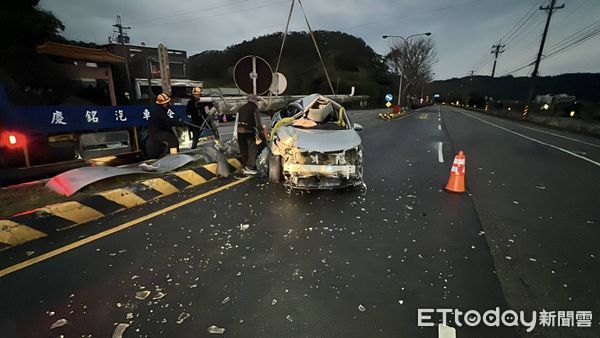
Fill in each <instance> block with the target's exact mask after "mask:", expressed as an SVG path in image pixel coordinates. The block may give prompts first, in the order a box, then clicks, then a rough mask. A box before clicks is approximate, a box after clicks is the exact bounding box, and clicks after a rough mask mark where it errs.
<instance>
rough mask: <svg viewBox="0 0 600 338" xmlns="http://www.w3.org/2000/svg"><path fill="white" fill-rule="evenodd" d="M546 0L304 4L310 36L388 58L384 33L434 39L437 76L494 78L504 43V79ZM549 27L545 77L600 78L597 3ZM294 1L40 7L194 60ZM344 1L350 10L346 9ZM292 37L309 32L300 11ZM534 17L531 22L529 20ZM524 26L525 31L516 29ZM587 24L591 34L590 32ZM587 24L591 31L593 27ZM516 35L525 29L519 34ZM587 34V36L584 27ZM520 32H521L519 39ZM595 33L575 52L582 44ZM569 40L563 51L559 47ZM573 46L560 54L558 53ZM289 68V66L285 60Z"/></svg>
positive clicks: (571, 1) (70, 30) (531, 36)
mask: <svg viewBox="0 0 600 338" xmlns="http://www.w3.org/2000/svg"><path fill="white" fill-rule="evenodd" d="M548 2H549V1H548V0H377V1H359V0H345V1H332V0H303V1H302V3H303V5H304V9H305V11H306V14H307V16H308V19H309V21H310V23H311V26H312V28H313V30H338V31H343V32H345V33H348V34H351V35H354V36H357V37H360V38H362V39H363V40H365V42H366V43H367V44H368V45H370V46H371V47H372V48H373V49H374V50H375V51H376V52H377V53H379V54H382V55H383V54H385V53H387V50H388V48H389V45H390V43H391V41H390V39H387V40H384V39H382V37H381V36H382V35H384V34H386V35H401V36H408V35H411V34H417V33H423V32H431V33H432V35H431V37H430V38H431V39H433V41H434V43H435V46H436V52H437V55H438V62H437V63H436V64H435V66H434V72H435V73H436V75H435V76H434V78H435V79H447V78H452V77H462V76H466V75H467V74H468V72H469V71H471V70H475V72H476V74H480V75H490V73H491V69H492V62H491V54H490V50H491V46H492V45H493V44H495V43H497V42H498V41H499V40H500V39H502V38H504V41H508V42H507V43H506V51H505V53H504V54H502V55H501V56H500V58H499V61H498V66H497V70H496V75H497V76H502V75H505V74H507V73H509V72H512V71H514V70H516V69H518V68H520V67H521V66H523V67H524V68H523V69H521V70H519V71H516V72H513V73H512V75H515V76H524V75H528V74H530V73H531V70H532V67H531V66H526V65H527V64H528V63H530V62H531V61H532V60H533V58H534V57H535V55H536V53H537V49H538V48H539V41H540V39H541V35H542V32H543V29H544V22H545V18H546V12H545V11H541V10H539V9H538V8H539V6H540V5H544V6H545V5H547V4H548ZM563 3H564V4H565V8H564V9H561V10H558V11H556V12H555V14H554V16H553V18H552V22H551V25H550V31H549V34H548V40H547V41H546V48H545V51H544V54H545V55H549V54H551V53H552V52H557V53H556V54H554V55H552V56H551V57H548V58H547V59H545V60H543V61H542V64H541V66H540V75H542V76H544V75H555V74H562V73H575V72H594V73H595V72H599V71H600V57H598V55H600V38H599V37H598V36H597V35H593V34H594V32H600V28H599V27H600V20H598V19H599V18H600V1H598V0H562V1H557V5H561V4H563ZM290 4H291V1H290V0H283V1H282V0H244V1H240V0H222V1H218V0H201V1H189V0H187V1H183V0H171V1H158V0H144V1H139V0H138V1H122V0H103V1H92V0H82V1H73V0H41V1H40V7H41V8H42V9H45V10H50V11H52V12H53V13H54V14H55V15H56V16H57V17H58V18H59V19H60V20H62V22H63V23H64V24H65V26H66V29H65V31H64V33H63V35H64V36H65V37H66V38H68V39H73V40H81V41H88V42H95V43H97V44H105V43H107V42H108V36H111V35H113V27H112V25H113V24H115V21H116V15H117V14H119V15H121V17H122V20H123V25H125V26H131V30H129V32H128V33H129V35H130V37H131V43H132V44H138V45H139V44H140V42H142V41H144V42H145V43H146V44H147V45H148V46H156V45H158V43H161V42H162V43H165V44H166V45H167V47H170V48H174V49H183V50H186V51H187V52H188V55H190V56H191V55H193V54H196V53H199V52H202V51H204V50H208V49H217V50H222V49H224V48H225V47H227V46H230V45H233V44H237V43H239V42H242V41H243V40H249V39H252V38H253V37H257V36H261V35H265V34H269V33H273V32H278V31H283V29H284V28H285V22H286V19H287V15H288V11H289V7H290ZM340 4H343V5H340ZM294 12H295V14H294V16H293V17H292V23H291V30H294V31H301V30H306V23H305V22H304V18H303V17H302V12H301V10H300V8H299V6H298V5H297V4H296V6H295V8H294ZM526 19H527V20H526ZM521 22H524V23H523V24H522V25H519V24H520V23H521ZM587 26H589V27H587ZM586 27H587V28H586ZM516 28H518V29H516ZM582 29H583V30H582ZM513 32H514V33H513ZM586 33H589V34H590V35H593V37H592V38H590V39H589V40H587V41H584V42H582V43H581V44H579V45H576V46H573V47H570V46H569V43H571V42H576V39H577V38H579V37H584V36H586ZM561 43H562V44H561ZM563 46H564V47H566V48H565V49H564V51H561V47H563ZM284 61H285V60H284Z"/></svg>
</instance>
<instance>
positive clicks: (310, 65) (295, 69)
mask: <svg viewBox="0 0 600 338" xmlns="http://www.w3.org/2000/svg"><path fill="white" fill-rule="evenodd" d="M314 34H315V38H316V40H317V43H318V44H319V48H320V50H321V53H322V56H323V60H324V62H325V65H326V66H327V70H328V72H329V76H330V78H331V82H332V85H333V87H334V88H336V89H337V90H336V92H340V93H349V92H350V90H351V87H352V86H355V87H356V90H357V94H358V95H369V96H370V101H371V103H373V104H378V105H381V104H382V103H384V102H385V101H384V100H383V97H384V96H385V93H387V92H389V90H390V89H391V88H393V79H392V78H390V77H389V74H388V71H387V70H386V66H385V63H384V62H383V57H382V56H381V55H379V54H377V53H376V52H375V51H374V50H373V49H372V48H371V47H370V46H369V45H367V44H366V42H365V41H364V40H363V39H360V38H357V37H355V36H352V35H349V34H346V33H342V32H332V31H315V32H314ZM281 40H282V35H281V33H273V34H269V35H264V36H260V37H256V38H254V39H252V40H250V41H243V42H241V43H239V44H236V45H232V46H229V47H227V48H226V49H225V50H223V51H205V52H202V53H200V54H196V55H193V56H191V57H190V60H189V66H190V71H191V77H192V78H193V79H198V80H204V81H205V82H207V83H210V85H211V86H212V85H222V86H233V77H232V70H233V66H234V65H235V62H236V61H237V60H238V59H239V58H241V57H243V56H246V55H249V54H253V55H258V56H260V57H262V58H264V59H265V60H266V61H267V62H269V64H270V65H271V67H273V68H275V65H276V64H277V57H278V55H279V49H280V47H281ZM273 70H275V69H273ZM279 72H281V73H283V74H284V75H285V77H286V78H287V80H288V81H287V82H288V88H287V89H286V91H285V94H309V93H315V92H320V93H323V94H328V93H329V92H330V91H331V90H330V88H329V85H328V83H327V79H326V77H325V74H324V72H323V68H322V67H321V64H320V61H319V58H318V56H317V53H316V51H315V47H314V45H313V42H312V39H311V37H310V35H308V33H306V32H289V33H288V36H287V38H286V42H285V48H284V50H283V55H282V57H281V64H280V66H279Z"/></svg>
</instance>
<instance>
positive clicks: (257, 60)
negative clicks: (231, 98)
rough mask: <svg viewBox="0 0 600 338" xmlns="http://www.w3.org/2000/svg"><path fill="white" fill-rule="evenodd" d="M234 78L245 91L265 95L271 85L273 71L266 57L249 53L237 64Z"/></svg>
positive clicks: (237, 84)
mask: <svg viewBox="0 0 600 338" xmlns="http://www.w3.org/2000/svg"><path fill="white" fill-rule="evenodd" d="M233 80H234V81H235V84H236V86H237V87H238V88H239V89H240V90H241V91H243V92H244V93H246V94H252V93H254V94H256V95H263V94H264V93H266V92H267V91H268V90H269V88H270V87H271V83H272V82H273V71H272V70H271V66H269V63H268V62H267V61H265V59H263V58H261V57H258V56H254V55H248V56H244V57H243V58H241V59H240V60H239V61H238V62H237V63H236V64H235V67H234V68H233Z"/></svg>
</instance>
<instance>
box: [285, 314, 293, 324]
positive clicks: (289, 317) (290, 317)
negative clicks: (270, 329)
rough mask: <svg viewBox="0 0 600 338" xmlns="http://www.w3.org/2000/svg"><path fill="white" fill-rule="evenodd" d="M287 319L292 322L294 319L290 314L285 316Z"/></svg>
mask: <svg viewBox="0 0 600 338" xmlns="http://www.w3.org/2000/svg"><path fill="white" fill-rule="evenodd" d="M285 319H287V320H288V321H289V322H290V323H291V322H293V321H294V319H292V316H290V315H287V316H285Z"/></svg>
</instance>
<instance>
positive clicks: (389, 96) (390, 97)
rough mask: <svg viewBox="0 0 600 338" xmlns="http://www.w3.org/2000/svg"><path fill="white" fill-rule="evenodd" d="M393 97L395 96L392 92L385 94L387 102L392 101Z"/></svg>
mask: <svg viewBox="0 0 600 338" xmlns="http://www.w3.org/2000/svg"><path fill="white" fill-rule="evenodd" d="M393 98H394V95H392V94H387V95H386V96H385V100H386V101H387V102H390V101H392V99H393ZM388 107H389V106H388Z"/></svg>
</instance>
